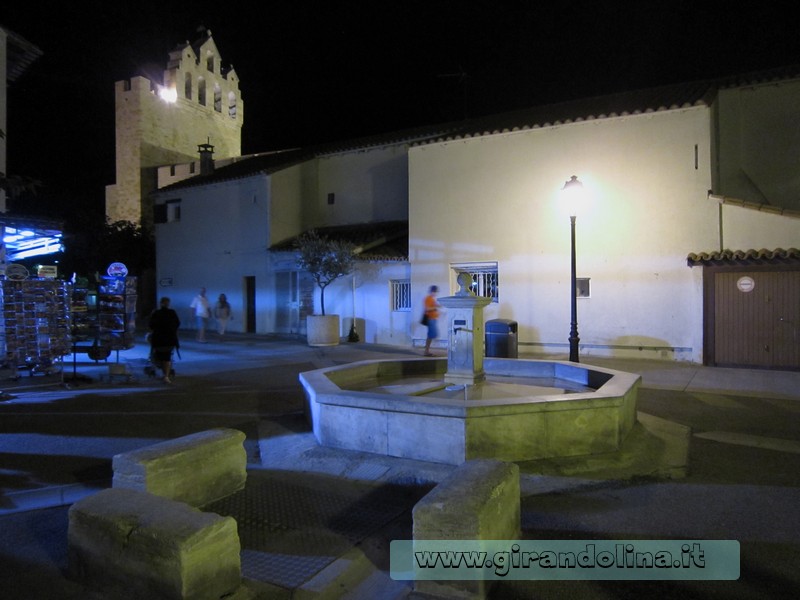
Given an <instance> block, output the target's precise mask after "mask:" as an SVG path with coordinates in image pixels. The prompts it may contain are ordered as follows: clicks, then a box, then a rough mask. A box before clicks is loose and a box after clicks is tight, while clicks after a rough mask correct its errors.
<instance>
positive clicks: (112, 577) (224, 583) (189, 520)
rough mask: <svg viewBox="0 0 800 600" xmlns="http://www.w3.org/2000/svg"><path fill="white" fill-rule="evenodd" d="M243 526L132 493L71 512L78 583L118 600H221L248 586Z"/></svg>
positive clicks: (104, 495) (91, 501)
mask: <svg viewBox="0 0 800 600" xmlns="http://www.w3.org/2000/svg"><path fill="white" fill-rule="evenodd" d="M239 552H240V544H239V536H238V533H237V530H236V521H235V520H234V519H233V518H232V517H221V516H219V515H217V514H214V513H206V512H201V511H199V510H198V509H196V508H192V507H191V506H189V505H187V504H185V503H183V502H176V501H174V500H170V499H168V498H163V497H161V496H155V495H153V494H149V493H146V492H140V491H137V490H128V489H113V488H112V489H106V490H103V491H101V492H98V493H97V494H94V495H92V496H88V497H86V498H83V499H82V500H79V501H78V502H76V503H75V504H73V505H72V506H71V507H70V509H69V532H68V554H69V570H70V575H71V577H72V578H74V579H76V580H78V581H81V582H82V583H84V584H85V585H87V586H89V587H91V588H95V589H100V590H103V591H105V592H107V593H112V594H113V595H112V596H110V597H114V598H129V597H130V598H147V599H148V600H156V599H159V600H161V599H170V600H172V599H180V600H189V599H191V600H219V598H222V597H223V596H226V595H228V594H231V593H233V592H235V591H236V590H237V589H238V588H239V586H240V585H241V563H240V557H239Z"/></svg>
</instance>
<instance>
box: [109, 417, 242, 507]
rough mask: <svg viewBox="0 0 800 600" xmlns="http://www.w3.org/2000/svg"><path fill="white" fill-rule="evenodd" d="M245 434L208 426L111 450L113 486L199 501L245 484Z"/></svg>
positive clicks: (207, 501) (203, 502)
mask: <svg viewBox="0 0 800 600" xmlns="http://www.w3.org/2000/svg"><path fill="white" fill-rule="evenodd" d="M244 439H245V435H244V433H242V432H241V431H238V430H236V429H227V428H219V429H210V430H208V431H201V432H199V433H194V434H191V435H187V436H184V437H180V438H176V439H174V440H168V441H166V442H161V443H158V444H153V445H152V446H146V447H144V448H140V449H138V450H133V451H132V452H125V453H123V454H117V455H116V456H114V458H113V461H112V466H113V469H114V478H113V483H112V487H114V488H125V489H133V490H139V491H143V492H150V493H151V494H155V495H157V496H163V497H165V498H169V499H171V500H178V501H180V502H186V503H187V504H189V505H191V506H195V507H202V506H205V505H207V504H210V503H211V502H214V501H216V500H219V499H221V498H225V497H226V496H229V495H230V494H233V493H234V492H237V491H239V490H240V489H242V488H243V487H244V484H245V481H246V480H247V453H246V452H245V449H244Z"/></svg>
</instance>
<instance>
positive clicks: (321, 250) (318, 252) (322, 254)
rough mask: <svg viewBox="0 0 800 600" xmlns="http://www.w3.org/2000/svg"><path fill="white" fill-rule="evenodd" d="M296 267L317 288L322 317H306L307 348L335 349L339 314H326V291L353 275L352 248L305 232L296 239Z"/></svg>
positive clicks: (347, 244) (337, 338)
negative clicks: (331, 347) (305, 273)
mask: <svg viewBox="0 0 800 600" xmlns="http://www.w3.org/2000/svg"><path fill="white" fill-rule="evenodd" d="M296 247H297V251H298V253H299V254H298V257H297V266H298V267H299V268H301V269H303V270H304V271H308V272H309V273H310V274H311V277H312V278H313V279H314V281H315V282H316V284H317V286H318V287H319V304H320V310H321V314H314V315H309V316H308V317H307V319H306V331H307V336H308V344H309V346H335V345H337V344H338V343H339V315H326V314H325V288H327V287H328V286H329V285H330V284H331V283H333V282H334V281H336V280H337V279H339V278H340V277H344V276H345V275H348V274H350V273H352V271H353V268H354V267H355V247H354V246H353V245H352V244H349V243H347V242H343V241H339V240H331V239H329V238H327V237H325V236H321V235H319V234H318V233H317V232H316V231H315V230H313V229H312V230H311V231H308V232H306V233H304V234H303V235H301V236H300V237H299V238H298V239H297V243H296Z"/></svg>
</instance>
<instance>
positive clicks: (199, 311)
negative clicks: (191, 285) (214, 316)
mask: <svg viewBox="0 0 800 600" xmlns="http://www.w3.org/2000/svg"><path fill="white" fill-rule="evenodd" d="M189 308H191V309H192V310H193V311H194V316H195V319H196V320H197V336H196V337H195V339H196V340H197V341H198V342H200V343H201V344H205V343H206V328H207V327H208V318H209V317H210V316H211V309H210V308H209V306H208V298H206V288H204V287H202V288H200V293H199V294H198V295H197V296H195V297H194V300H192V303H191V304H190V305H189Z"/></svg>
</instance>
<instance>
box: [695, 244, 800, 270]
mask: <svg viewBox="0 0 800 600" xmlns="http://www.w3.org/2000/svg"><path fill="white" fill-rule="evenodd" d="M686 262H687V263H688V265H689V266H690V267H694V266H698V265H721V264H763V263H776V264H778V263H794V262H797V263H800V250H798V249H797V248H789V249H788V250H784V249H783V248H777V249H775V250H767V249H765V248H762V249H761V250H752V249H751V250H720V251H718V252H698V253H694V252H692V253H691V254H689V256H688V257H687V258H686Z"/></svg>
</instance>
